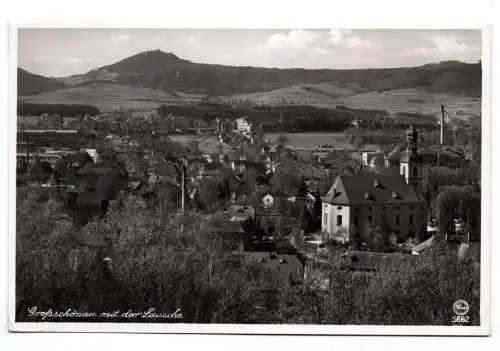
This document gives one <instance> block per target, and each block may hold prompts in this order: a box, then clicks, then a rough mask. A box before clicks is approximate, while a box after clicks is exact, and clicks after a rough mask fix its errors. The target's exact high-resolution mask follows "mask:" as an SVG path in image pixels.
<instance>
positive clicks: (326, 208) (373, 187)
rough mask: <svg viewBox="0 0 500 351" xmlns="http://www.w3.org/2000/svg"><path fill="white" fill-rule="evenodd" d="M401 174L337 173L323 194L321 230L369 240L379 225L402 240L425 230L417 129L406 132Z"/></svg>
mask: <svg viewBox="0 0 500 351" xmlns="http://www.w3.org/2000/svg"><path fill="white" fill-rule="evenodd" d="M406 136H407V143H408V146H407V150H406V151H405V152H403V153H402V155H401V160H400V174H399V175H386V174H374V173H366V174H361V175H352V176H338V177H337V178H336V179H335V181H334V183H333V185H332V186H331V188H330V190H329V191H328V193H327V194H326V196H325V197H324V198H323V211H322V231H323V232H325V233H326V234H327V235H328V237H329V238H330V239H332V240H334V241H339V242H343V243H345V242H353V241H366V240H368V239H369V238H368V235H369V234H370V231H371V230H373V229H376V228H377V227H379V228H380V229H381V230H383V231H384V233H389V232H390V233H394V234H395V235H396V236H397V238H398V239H399V240H405V239H406V238H407V237H413V236H416V235H418V236H421V235H423V234H424V233H425V231H426V214H427V203H426V201H425V200H424V198H423V196H422V191H423V187H424V178H425V175H424V171H423V164H422V158H421V156H420V155H419V154H418V152H417V140H418V133H417V131H416V130H415V129H414V128H413V127H411V128H410V129H409V130H408V131H407V133H406Z"/></svg>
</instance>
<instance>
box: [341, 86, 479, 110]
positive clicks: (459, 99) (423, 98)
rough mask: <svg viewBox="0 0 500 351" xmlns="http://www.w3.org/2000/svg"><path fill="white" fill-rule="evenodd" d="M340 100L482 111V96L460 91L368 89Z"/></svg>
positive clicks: (391, 107) (378, 105)
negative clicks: (460, 93)
mask: <svg viewBox="0 0 500 351" xmlns="http://www.w3.org/2000/svg"><path fill="white" fill-rule="evenodd" d="M338 102H339V103H343V104H345V105H346V106H349V107H352V108H362V109H376V110H386V111H389V112H414V113H422V114H432V115H435V114H439V113H440V111H441V105H445V107H446V111H447V112H448V113H451V114H455V113H457V112H458V115H460V114H464V115H470V114H478V115H479V114H481V99H480V98H471V97H463V96H459V95H450V94H437V93H428V92H425V91H421V90H417V89H397V90H389V91H384V92H376V91H372V92H367V93H361V94H356V95H352V96H347V97H343V98H340V99H339V100H338Z"/></svg>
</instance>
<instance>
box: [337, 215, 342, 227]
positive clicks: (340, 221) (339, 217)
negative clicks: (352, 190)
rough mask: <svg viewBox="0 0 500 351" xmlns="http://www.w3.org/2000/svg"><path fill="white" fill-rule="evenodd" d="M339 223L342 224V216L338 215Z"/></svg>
mask: <svg viewBox="0 0 500 351" xmlns="http://www.w3.org/2000/svg"><path fill="white" fill-rule="evenodd" d="M337 225H342V216H340V215H339V216H337Z"/></svg>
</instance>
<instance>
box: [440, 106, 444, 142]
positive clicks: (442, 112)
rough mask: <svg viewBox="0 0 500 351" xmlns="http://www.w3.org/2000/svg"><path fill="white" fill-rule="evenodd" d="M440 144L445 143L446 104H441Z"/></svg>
mask: <svg viewBox="0 0 500 351" xmlns="http://www.w3.org/2000/svg"><path fill="white" fill-rule="evenodd" d="M440 127H441V128H440V129H441V130H440V134H439V144H440V145H443V144H444V105H441V123H440Z"/></svg>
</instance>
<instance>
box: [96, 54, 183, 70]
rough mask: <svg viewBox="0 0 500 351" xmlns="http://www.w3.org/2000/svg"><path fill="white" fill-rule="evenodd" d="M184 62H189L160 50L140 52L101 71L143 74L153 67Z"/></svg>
mask: <svg viewBox="0 0 500 351" xmlns="http://www.w3.org/2000/svg"><path fill="white" fill-rule="evenodd" d="M184 62H189V61H187V60H183V59H180V58H179V57H177V56H176V55H175V54H173V53H171V52H164V51H162V50H160V49H156V50H147V51H142V52H139V53H138V54H135V55H132V56H130V57H127V58H126V59H123V60H121V61H118V62H116V63H113V64H111V65H109V66H105V67H101V68H100V70H103V69H105V70H106V71H108V72H116V73H141V72H145V71H147V70H149V69H151V68H153V67H161V66H167V65H172V64H178V63H184Z"/></svg>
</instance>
